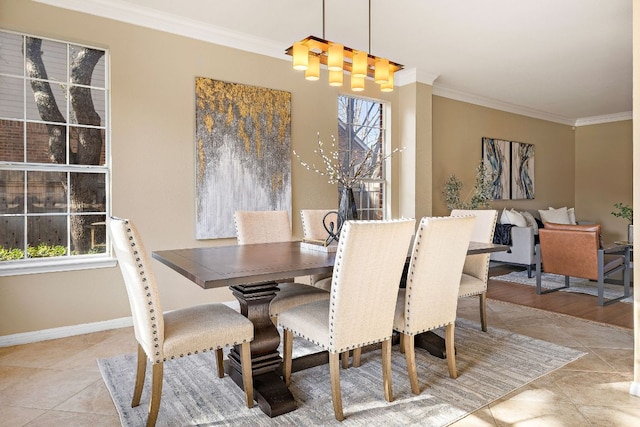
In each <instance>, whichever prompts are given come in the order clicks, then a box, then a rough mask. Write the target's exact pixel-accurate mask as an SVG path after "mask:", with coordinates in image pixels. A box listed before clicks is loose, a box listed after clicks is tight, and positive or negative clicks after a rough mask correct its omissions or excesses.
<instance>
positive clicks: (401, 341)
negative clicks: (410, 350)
mask: <svg viewBox="0 0 640 427" xmlns="http://www.w3.org/2000/svg"><path fill="white" fill-rule="evenodd" d="M400 353H404V334H403V333H402V332H400Z"/></svg>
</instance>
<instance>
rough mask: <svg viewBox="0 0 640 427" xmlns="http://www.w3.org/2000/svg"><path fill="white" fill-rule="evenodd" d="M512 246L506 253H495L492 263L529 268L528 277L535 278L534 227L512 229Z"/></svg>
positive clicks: (492, 255) (492, 256)
mask: <svg viewBox="0 0 640 427" xmlns="http://www.w3.org/2000/svg"><path fill="white" fill-rule="evenodd" d="M511 241H512V244H511V246H510V247H509V250H508V251H506V252H494V253H492V254H491V261H497V262H504V263H507V264H513V265H519V266H523V267H526V268H527V275H528V276H529V277H533V272H532V270H533V269H534V268H535V265H536V252H535V249H536V245H535V234H534V229H533V227H515V226H514V227H511Z"/></svg>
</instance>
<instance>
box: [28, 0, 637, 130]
mask: <svg viewBox="0 0 640 427" xmlns="http://www.w3.org/2000/svg"><path fill="white" fill-rule="evenodd" d="M36 1H40V2H42V3H47V4H51V5H54V6H60V7H65V8H69V9H74V10H78V11H82V12H87V13H91V14H95V15H99V16H104V17H108V18H112V19H117V20H121V21H125V22H129V23H133V24H138V25H142V26H146V27H150V28H155V29H160V30H164V31H168V32H172V33H177V34H182V35H185V36H188V37H193V38H197V39H202V40H206V41H210V42H213V43H217V44H223V45H227V46H231V47H235V48H239V49H243V50H248V51H252V52H257V53H261V54H265V55H270V56H275V57H278V58H282V59H286V60H290V57H288V56H286V55H285V54H284V50H285V49H286V48H287V47H289V46H290V45H291V44H292V43H293V42H294V41H297V40H300V39H303V38H305V37H306V36H309V35H315V36H318V37H322V38H325V39H328V40H331V41H335V42H340V43H343V44H344V45H346V46H349V47H351V48H355V49H362V50H369V44H370V47H371V49H370V50H369V51H370V53H371V54H373V55H378V56H383V57H387V58H389V59H390V60H392V61H395V62H398V63H401V64H403V65H404V66H405V68H406V69H405V70H403V71H402V72H400V73H398V75H397V77H396V81H397V84H400V85H402V84H406V83H409V82H413V81H420V82H423V83H428V84H433V87H434V94H436V95H441V96H446V97H450V98H454V99H459V100H463V101H467V102H473V103H475V104H479V105H486V106H490V107H493V108H498V109H502V110H506V111H512V112H516V113H519V114H524V115H528V116H531V117H538V118H542V119H546V120H551V121H555V122H559V123H566V124H572V125H581V124H590V123H599V122H605V121H615V120H626V119H630V118H631V103H632V99H631V95H632V0H518V1H515V0H481V1H480V0H393V1H391V0H371V9H370V13H371V24H370V30H371V36H370V39H369V1H368V0H350V1H344V0H342V1H341V0H325V13H324V34H323V6H322V5H323V2H322V0H268V1H265V0H234V1H230V0H180V1H175V0H36Z"/></svg>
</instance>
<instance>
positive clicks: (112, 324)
mask: <svg viewBox="0 0 640 427" xmlns="http://www.w3.org/2000/svg"><path fill="white" fill-rule="evenodd" d="M132 325H133V320H132V319H131V317H123V318H120V319H112V320H105V321H102V322H93V323H83V324H81V325H73V326H63V327H60V328H51V329H42V330H39V331H33V332H24V333H21V334H13V335H5V336H2V337H0V347H9V346H12V345H20V344H29V343H34V342H38V341H47V340H53V339H57V338H66V337H72V336H74V335H83V334H90V333H92V332H100V331H107V330H109V329H118V328H126V327H128V326H132Z"/></svg>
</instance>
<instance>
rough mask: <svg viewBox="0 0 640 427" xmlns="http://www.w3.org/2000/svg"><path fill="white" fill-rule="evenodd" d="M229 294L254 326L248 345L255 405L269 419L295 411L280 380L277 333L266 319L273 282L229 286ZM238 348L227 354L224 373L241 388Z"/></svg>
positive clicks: (274, 288) (278, 337)
mask: <svg viewBox="0 0 640 427" xmlns="http://www.w3.org/2000/svg"><path fill="white" fill-rule="evenodd" d="M231 290H232V291H233V295H234V296H235V297H236V298H237V299H238V301H239V302H240V312H241V313H242V314H243V315H244V316H246V317H247V318H248V319H249V320H251V322H253V326H254V338H253V341H252V342H251V368H252V371H253V393H254V396H255V399H256V401H257V402H258V406H259V407H260V409H261V410H262V412H264V413H265V414H267V415H268V416H270V417H276V416H278V415H282V414H286V413H287V412H291V411H293V410H294V409H296V404H295V401H294V399H293V395H292V394H291V392H290V391H289V389H288V388H287V386H286V385H285V384H284V381H283V379H282V377H281V365H282V357H280V353H279V352H278V346H279V345H280V334H279V333H278V329H277V328H276V327H275V325H274V324H273V322H272V321H271V318H270V317H269V303H270V302H271V300H272V299H273V297H274V296H275V295H276V292H277V291H278V288H277V283H274V282H271V283H259V284H251V285H239V286H231ZM240 360H241V358H240V346H235V347H234V348H232V349H231V352H230V353H229V365H228V370H227V371H228V374H229V376H230V377H231V379H232V380H233V381H234V382H235V383H236V384H237V385H238V386H239V387H240V388H242V369H241V365H240Z"/></svg>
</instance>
